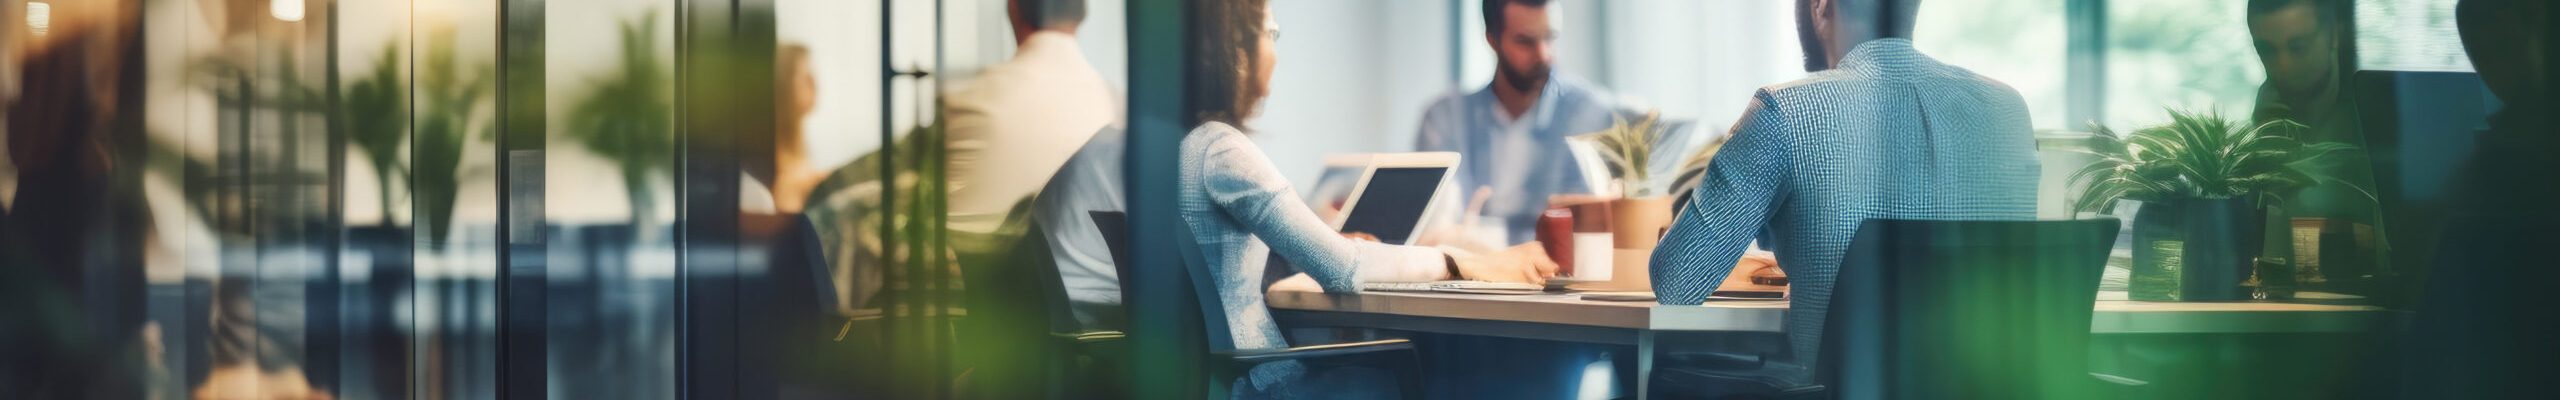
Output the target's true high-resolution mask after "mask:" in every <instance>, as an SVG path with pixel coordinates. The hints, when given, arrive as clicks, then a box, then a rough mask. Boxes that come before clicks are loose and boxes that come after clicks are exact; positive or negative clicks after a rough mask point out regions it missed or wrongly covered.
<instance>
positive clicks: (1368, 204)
mask: <svg viewBox="0 0 2560 400" xmlns="http://www.w3.org/2000/svg"><path fill="white" fill-rule="evenodd" d="M1457 170H1458V153H1452V152H1429V153H1394V154H1378V155H1374V156H1371V157H1370V159H1369V167H1368V170H1367V172H1364V173H1362V174H1361V176H1360V179H1359V181H1358V182H1359V183H1358V184H1355V185H1354V186H1353V187H1352V191H1351V196H1350V200H1347V201H1344V202H1343V203H1342V211H1341V212H1339V213H1337V214H1335V215H1334V219H1333V221H1332V222H1333V228H1334V230H1335V231H1339V232H1343V233H1361V234H1367V235H1370V236H1375V237H1377V239H1378V241H1379V242H1383V243H1387V244H1397V245H1409V244H1413V243H1414V240H1415V239H1416V238H1420V237H1422V234H1423V233H1424V232H1423V230H1424V229H1426V228H1427V225H1426V222H1429V218H1427V217H1428V216H1430V215H1432V212H1433V211H1435V210H1433V207H1437V206H1438V205H1439V204H1441V203H1442V201H1441V199H1440V197H1441V196H1449V195H1450V194H1449V193H1446V192H1447V191H1446V190H1442V189H1443V188H1446V187H1449V186H1450V185H1447V184H1445V183H1447V182H1449V181H1450V180H1452V179H1455V178H1456V176H1457Z"/></svg>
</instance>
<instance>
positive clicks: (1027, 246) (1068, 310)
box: [1006, 222, 1085, 333]
mask: <svg viewBox="0 0 2560 400" xmlns="http://www.w3.org/2000/svg"><path fill="white" fill-rule="evenodd" d="M1055 254H1056V253H1054V252H1052V251H1051V250H1050V248H1049V232H1048V230H1047V229H1046V228H1045V227H1042V226H1040V223H1038V222H1033V223H1032V224H1031V229H1030V230H1029V231H1027V232H1024V233H1023V235H1022V241H1021V242H1018V243H1015V244H1014V246H1013V252H1012V253H1011V254H1007V255H1006V257H1007V258H1010V259H1011V260H1012V261H1010V262H1009V264H1011V265H1013V268H1012V269H1013V270H1015V271H1022V273H1024V274H1028V275H1029V277H1028V278H1029V279H1030V280H1031V281H1032V285H1033V286H1038V287H1037V288H1035V289H1037V290H1039V291H1040V310H1041V313H1042V314H1046V315H1047V317H1048V320H1049V331H1050V332H1056V333H1074V332H1082V331H1084V329H1085V328H1084V324H1083V323H1081V322H1077V321H1076V314H1075V311H1074V309H1073V308H1072V307H1073V306H1072V304H1073V303H1074V302H1073V301H1071V300H1069V299H1068V297H1067V283H1066V279H1065V278H1064V277H1063V276H1061V275H1059V270H1058V260H1057V258H1056V257H1055Z"/></svg>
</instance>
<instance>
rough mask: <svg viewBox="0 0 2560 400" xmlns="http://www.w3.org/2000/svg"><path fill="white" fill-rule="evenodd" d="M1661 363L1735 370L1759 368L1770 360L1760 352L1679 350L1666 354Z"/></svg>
mask: <svg viewBox="0 0 2560 400" xmlns="http://www.w3.org/2000/svg"><path fill="white" fill-rule="evenodd" d="M1663 361H1667V362H1665V363H1662V364H1661V365H1667V366H1677V367H1693V368H1705V369H1720V370H1733V371H1751V370H1758V369H1760V368H1761V366H1763V365H1766V364H1768V360H1767V359H1766V358H1764V357H1761V356H1760V355H1758V354H1740V353H1723V352H1678V353H1670V354H1665V355H1664V356H1663Z"/></svg>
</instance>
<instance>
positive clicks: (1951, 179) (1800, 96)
mask: <svg viewBox="0 0 2560 400" xmlns="http://www.w3.org/2000/svg"><path fill="white" fill-rule="evenodd" d="M1919 3H1920V1H1918V0H1903V1H1899V2H1886V1H1882V0H1799V1H1798V3H1797V25H1798V29H1797V30H1798V32H1799V36H1800V40H1801V41H1802V42H1803V43H1804V46H1805V48H1806V51H1805V55H1806V64H1807V65H1806V67H1807V68H1806V70H1808V71H1813V74H1812V75H1811V76H1808V77H1806V78H1804V79H1802V80H1797V81H1794V82H1787V83H1782V84H1778V85H1774V86H1769V87H1766V88H1762V89H1760V90H1759V92H1758V93H1756V94H1754V97H1753V99H1752V104H1751V108H1750V109H1749V110H1746V111H1745V112H1744V114H1743V116H1742V119H1741V121H1738V122H1736V123H1735V124H1734V127H1733V133H1732V139H1731V141H1730V142H1727V144H1726V145H1725V147H1724V149H1723V150H1722V151H1721V152H1720V153H1719V154H1718V155H1717V156H1716V159H1715V161H1714V164H1712V165H1710V166H1709V167H1708V170H1707V176H1706V178H1705V179H1704V180H1703V181H1702V182H1701V183H1700V184H1699V186H1698V188H1697V192H1696V193H1695V194H1694V196H1695V197H1694V200H1692V201H1690V202H1689V203H1688V204H1687V205H1685V206H1684V207H1683V208H1682V209H1681V210H1679V217H1678V219H1677V220H1676V222H1674V223H1673V225H1672V228H1671V231H1670V233H1669V234H1668V236H1666V237H1664V238H1663V240H1662V245H1661V246H1660V247H1659V248H1656V249H1655V250H1654V252H1653V260H1652V273H1653V275H1652V279H1653V289H1654V292H1655V293H1656V295H1657V296H1659V298H1660V299H1661V301H1662V303H1663V304H1672V305H1695V304H1699V303H1701V302H1704V301H1705V300H1706V298H1707V294H1708V293H1710V292H1712V291H1714V290H1715V289H1716V285H1717V284H1718V283H1719V282H1723V281H1724V278H1725V276H1726V275H1727V274H1729V273H1731V272H1732V270H1733V267H1734V263H1735V260H1737V259H1738V258H1739V257H1740V256H1741V255H1742V253H1743V251H1744V249H1745V248H1746V247H1747V246H1749V245H1750V244H1751V242H1752V240H1753V239H1755V238H1757V239H1761V240H1760V245H1761V247H1763V248H1767V249H1769V250H1771V251H1773V252H1776V253H1777V256H1778V265H1779V267H1780V268H1782V269H1784V270H1785V271H1786V273H1787V276H1788V278H1789V281H1790V282H1791V285H1792V288H1791V289H1790V294H1789V295H1790V296H1791V297H1792V299H1791V300H1790V301H1791V302H1792V303H1791V304H1790V309H1789V311H1788V312H1787V317H1786V318H1787V321H1786V334H1787V342H1788V343H1787V346H1786V348H1787V349H1788V351H1789V353H1787V354H1781V355H1777V357H1772V359H1773V361H1772V362H1769V363H1767V364H1766V365H1765V366H1764V367H1763V369H1764V370H1763V371H1761V372H1762V373H1763V375H1766V379H1763V381H1765V382H1770V383H1777V384H1778V385H1777V386H1779V387H1781V388H1784V387H1791V386H1801V385H1807V384H1812V383H1813V382H1810V380H1811V379H1810V378H1811V377H1812V373H1811V371H1813V369H1812V366H1811V363H1812V361H1813V360H1816V359H1818V357H1817V354H1815V351H1816V350H1817V348H1818V346H1819V343H1821V335H1822V320H1823V312H1824V310H1826V309H1827V306H1828V304H1829V301H1830V298H1831V293H1830V292H1831V285H1832V278H1833V275H1835V274H1836V273H1837V271H1838V270H1839V267H1840V259H1841V257H1842V255H1843V253H1845V252H1846V248H1847V247H1848V243H1849V239H1850V236H1852V235H1855V234H1856V233H1857V232H1856V230H1857V227H1858V225H1859V224H1860V223H1861V222H1862V221H1865V220H1867V219H1870V218H1899V219H1944V220H2019V219H2032V218H2034V216H2035V204H2034V202H2035V197H2036V178H2037V165H2036V160H2035V139H2034V137H2033V132H2032V131H2031V130H2030V129H2029V122H2028V120H2027V106H2026V103H2025V101H2024V100H2022V99H2020V97H2019V96H2018V93H2017V91H2015V90H2012V89H2010V88H2009V87H2008V86H2006V85H2002V84H2001V83H1999V82H1996V81H1993V80H1991V79H1990V78H1985V77H1983V76H1981V75H1976V74H1974V73H1973V72H1971V71H1967V70H1965V69H1963V68H1958V67H1955V66H1950V65H1946V64H1942V63H1939V62H1938V61H1937V60H1935V59H1931V58H1929V56H1927V55H1923V54H1920V52H1919V51H1917V50H1915V49H1913V48H1912V45H1911V40H1910V39H1909V38H1910V37H1911V21H1912V18H1913V17H1914V16H1915V15H1916V14H1917V10H1918V8H1919Z"/></svg>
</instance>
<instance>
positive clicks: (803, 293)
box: [773, 214, 864, 315]
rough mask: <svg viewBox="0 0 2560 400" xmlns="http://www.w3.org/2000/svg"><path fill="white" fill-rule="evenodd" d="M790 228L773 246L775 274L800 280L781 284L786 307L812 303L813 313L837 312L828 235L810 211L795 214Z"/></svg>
mask: <svg viewBox="0 0 2560 400" xmlns="http://www.w3.org/2000/svg"><path fill="white" fill-rule="evenodd" d="M790 229H791V232H789V233H785V234H784V236H783V237H781V238H779V239H778V243H775V244H774V246H773V247H774V253H773V269H774V276H777V277H781V281H782V282H789V281H799V282H798V283H796V284H794V283H782V284H780V285H779V288H780V289H779V290H781V291H782V292H783V293H777V294H776V295H777V297H779V298H780V301H784V302H786V303H785V304H787V305H786V307H794V308H797V307H808V308H807V309H808V310H810V311H811V312H812V313H811V314H810V315H834V314H835V313H837V312H838V311H837V310H836V297H837V296H838V295H837V294H836V283H835V282H836V279H835V275H834V274H833V273H831V272H829V270H831V269H832V268H830V265H829V264H828V262H827V261H828V260H827V253H826V247H825V244H826V239H825V238H824V237H823V236H819V235H818V225H817V222H816V221H813V220H811V219H809V216H808V214H801V215H795V216H792V217H791V228H790ZM862 300H864V299H854V302H856V303H860V302H861V301H862ZM790 303H798V304H790ZM790 309H791V308H786V309H785V310H790Z"/></svg>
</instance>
